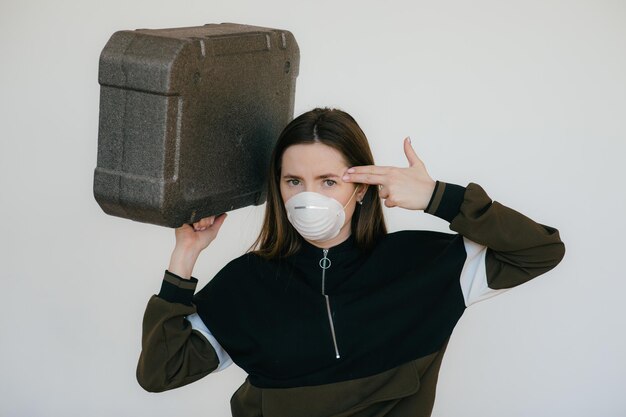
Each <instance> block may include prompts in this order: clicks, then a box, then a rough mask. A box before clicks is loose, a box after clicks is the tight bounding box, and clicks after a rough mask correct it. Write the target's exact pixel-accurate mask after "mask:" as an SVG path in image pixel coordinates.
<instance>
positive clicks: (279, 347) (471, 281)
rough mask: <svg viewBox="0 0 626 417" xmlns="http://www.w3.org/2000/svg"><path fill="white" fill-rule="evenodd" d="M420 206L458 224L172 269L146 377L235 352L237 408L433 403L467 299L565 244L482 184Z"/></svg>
mask: <svg viewBox="0 0 626 417" xmlns="http://www.w3.org/2000/svg"><path fill="white" fill-rule="evenodd" d="M425 211H426V212H427V213H430V214H433V215H436V216H438V217H440V218H442V219H445V220H447V221H449V222H451V223H450V229H451V230H454V231H457V232H458V234H450V233H440V232H433V231H400V232H395V233H389V234H387V235H386V236H384V237H383V238H382V239H380V241H379V242H378V243H377V245H376V246H375V248H374V249H373V250H372V251H371V253H367V254H365V253H362V252H360V251H359V250H358V249H357V248H356V246H355V245H354V240H353V238H352V237H350V238H348V239H347V240H346V241H344V242H342V243H340V244H339V245H336V246H334V247H332V248H330V249H328V250H323V249H320V248H317V247H315V246H313V245H311V244H309V243H308V242H306V241H304V240H303V246H302V249H301V250H300V251H299V252H298V253H297V254H296V255H293V256H291V257H287V258H283V259H280V260H275V261H267V260H264V259H263V258H261V257H259V256H257V255H255V254H253V253H246V254H245V255H242V256H240V257H238V258H236V259H234V260H232V261H231V262H229V263H228V264H227V265H226V266H225V267H224V268H223V269H222V270H221V271H219V273H218V274H217V275H216V276H215V277H214V278H213V279H212V280H211V281H210V282H209V283H208V284H207V285H206V286H205V287H204V288H203V289H202V290H201V291H199V292H198V293H197V294H195V295H194V290H195V286H196V284H197V280H196V279H195V278H192V279H191V280H183V279H181V278H179V277H176V276H175V275H173V274H171V273H169V272H167V271H166V276H165V279H164V280H163V284H162V288H161V292H160V293H159V296H158V297H153V298H152V299H151V301H150V303H149V304H148V308H147V309H146V315H145V317H144V337H143V351H142V356H141V357H140V361H139V365H138V373H137V376H138V379H139V381H140V383H142V386H144V388H146V389H148V390H151V391H161V390H164V389H170V388H174V387H176V386H180V385H184V384H186V383H189V382H192V381H193V380H196V379H198V378H200V377H202V376H204V375H206V374H208V373H210V372H212V371H214V370H216V369H217V367H218V366H219V365H220V362H222V366H224V365H225V363H224V362H225V361H227V360H228V357H230V358H232V360H233V361H234V362H235V363H236V364H237V365H238V366H240V367H241V368H242V369H243V370H245V371H246V372H247V373H248V374H249V378H248V379H247V380H246V382H245V383H244V385H242V387H241V388H240V390H239V391H237V393H235V395H234V396H233V399H232V401H231V404H232V409H233V415H234V416H246V417H247V416H253V415H266V416H269V415H276V416H283V415H284V416H288V415H298V416H307V415H311V416H318V415H319V416H335V415H336V416H340V415H341V416H344V415H345V416H357V415H360V414H359V413H370V412H374V411H376V412H378V410H379V409H380V410H383V411H381V413H382V414H380V415H385V416H392V415H393V416H395V415H398V416H402V415H407V416H410V415H413V414H412V412H411V414H405V413H406V411H404V410H420V412H421V413H428V414H429V413H430V409H431V408H432V403H433V402H434V393H435V384H436V377H437V373H438V369H439V365H440V363H441V358H442V356H443V351H444V350H445V346H446V344H447V341H448V339H449V337H450V334H451V333H452V330H453V329H454V326H455V325H456V323H457V322H458V320H459V319H460V317H461V316H462V314H463V312H464V310H465V308H466V307H467V306H469V305H471V304H472V303H474V302H477V301H480V300H482V299H485V298H488V297H491V296H493V295H497V294H498V293H501V292H503V291H506V290H508V289H509V288H511V287H514V286H516V285H519V284H521V283H523V282H526V281H528V280H530V279H532V278H533V277H536V276H538V275H540V274H542V273H544V272H546V271H548V270H550V269H551V268H553V267H554V266H555V265H556V264H558V263H559V262H560V260H561V259H562V257H563V255H564V245H563V243H562V242H561V240H560V238H559V233H558V231H557V230H556V229H554V228H551V227H549V226H544V225H541V224H539V223H536V222H534V221H532V220H531V219H529V218H527V217H525V216H524V215H522V214H520V213H518V212H516V211H514V210H512V209H510V208H507V207H505V206H502V205H501V204H499V203H497V202H492V201H491V199H489V197H488V196H487V195H486V193H485V192H484V190H482V188H481V187H480V186H478V185H477V184H473V183H470V184H469V185H468V187H467V188H465V187H461V186H458V185H454V184H446V183H443V182H437V186H436V188H435V191H434V192H433V196H432V198H431V201H430V203H429V205H428V207H427V208H426V210H425ZM322 266H326V267H327V268H326V269H324V268H322ZM156 298H158V300H157V299H156ZM175 306H178V307H175ZM165 307H167V309H168V311H170V312H171V314H167V313H165V311H164V310H163V309H164V308H165ZM185 319H187V320H185ZM155 326H156V327H155ZM168 326H173V327H171V328H169V327H168ZM157 328H158V329H159V330H158V332H157V331H156V329H157ZM157 333H158V334H157ZM160 346H161V347H164V346H166V347H167V348H166V349H163V348H161V349H160V350H159V347H160ZM164 350H165V351H166V352H164ZM224 351H225V353H224ZM220 357H221V360H220ZM157 362H161V364H157ZM168 367H169V368H168ZM196 368H197V369H196ZM429 371H430V374H432V375H428V372H429ZM413 375H415V376H413ZM427 377H428V378H427ZM426 380H428V381H430V382H428V383H427V384H426V385H425V382H426ZM420 385H421V387H420ZM429 385H431V386H429ZM394 387H395V388H394ZM338 393H342V396H343V397H345V398H343V399H341V398H338V397H337V395H338ZM255 410H256V411H255ZM305 410H306V411H305ZM350 410H352V411H350ZM384 410H387V411H384ZM261 413H263V414H261ZM364 415H369V414H364ZM420 415H421V414H420Z"/></svg>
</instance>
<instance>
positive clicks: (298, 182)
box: [287, 178, 300, 185]
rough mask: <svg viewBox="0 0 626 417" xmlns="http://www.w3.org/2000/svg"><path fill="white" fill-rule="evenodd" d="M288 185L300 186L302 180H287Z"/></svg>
mask: <svg viewBox="0 0 626 417" xmlns="http://www.w3.org/2000/svg"><path fill="white" fill-rule="evenodd" d="M287 184H289V185H298V184H300V180H296V179H293V178H292V179H289V180H287Z"/></svg>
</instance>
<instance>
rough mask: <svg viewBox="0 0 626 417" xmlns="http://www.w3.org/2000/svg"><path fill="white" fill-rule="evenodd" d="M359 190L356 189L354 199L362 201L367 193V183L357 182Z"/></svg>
mask: <svg viewBox="0 0 626 417" xmlns="http://www.w3.org/2000/svg"><path fill="white" fill-rule="evenodd" d="M358 187H359V191H357V193H356V200H357V201H363V198H364V197H365V193H367V187H369V185H368V184H359V185H358Z"/></svg>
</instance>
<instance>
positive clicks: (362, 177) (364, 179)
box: [343, 173, 385, 185]
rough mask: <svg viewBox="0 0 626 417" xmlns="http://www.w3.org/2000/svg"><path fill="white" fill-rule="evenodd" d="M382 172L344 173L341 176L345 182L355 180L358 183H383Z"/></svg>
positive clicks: (383, 176)
mask: <svg viewBox="0 0 626 417" xmlns="http://www.w3.org/2000/svg"><path fill="white" fill-rule="evenodd" d="M384 178H385V175H384V174H357V173H354V174H346V175H344V176H343V180H344V181H345V182H356V183H359V184H372V185H375V184H384V181H383V180H384Z"/></svg>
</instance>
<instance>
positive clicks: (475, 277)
mask: <svg viewBox="0 0 626 417" xmlns="http://www.w3.org/2000/svg"><path fill="white" fill-rule="evenodd" d="M463 244H464V245H465V253H467V258H466V259H465V264H463V270H462V271H461V278H460V280H461V290H462V291H463V298H464V299H465V306H466V307H469V306H470V305H472V304H474V303H477V302H479V301H483V300H486V299H487V298H491V297H493V296H495V295H498V294H501V293H503V292H505V291H508V290H510V288H503V289H498V290H494V289H493V288H489V285H488V284H487V270H486V266H485V259H486V255H487V247H486V246H483V245H481V244H479V243H476V242H474V241H471V240H469V239H468V238H466V237H465V236H463Z"/></svg>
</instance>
